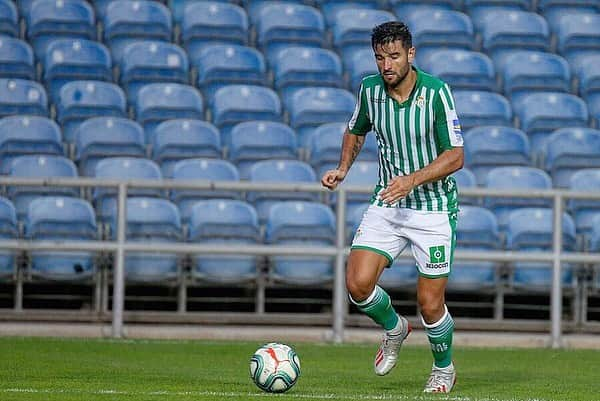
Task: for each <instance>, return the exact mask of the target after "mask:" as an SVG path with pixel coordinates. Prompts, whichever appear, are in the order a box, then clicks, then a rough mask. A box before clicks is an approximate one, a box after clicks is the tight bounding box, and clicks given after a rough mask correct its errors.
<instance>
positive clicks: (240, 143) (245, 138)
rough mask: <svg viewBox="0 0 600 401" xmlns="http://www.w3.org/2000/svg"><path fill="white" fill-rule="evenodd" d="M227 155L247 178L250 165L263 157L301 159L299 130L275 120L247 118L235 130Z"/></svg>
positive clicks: (231, 136) (241, 175)
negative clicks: (299, 156) (298, 142)
mask: <svg viewBox="0 0 600 401" xmlns="http://www.w3.org/2000/svg"><path fill="white" fill-rule="evenodd" d="M226 146H227V149H228V151H227V155H228V158H229V160H230V161H231V162H232V163H234V164H235V165H236V166H237V168H238V170H239V172H240V177H241V179H247V178H248V175H249V169H250V166H251V165H252V164H253V163H254V162H256V161H259V160H266V159H297V158H298V144H297V140H296V133H295V132H294V130H292V129H291V128H290V127H289V126H287V125H285V124H283V123H279V122H273V121H246V122H243V123H239V124H237V125H236V126H234V127H233V129H232V130H231V135H230V137H229V143H227V144H226Z"/></svg>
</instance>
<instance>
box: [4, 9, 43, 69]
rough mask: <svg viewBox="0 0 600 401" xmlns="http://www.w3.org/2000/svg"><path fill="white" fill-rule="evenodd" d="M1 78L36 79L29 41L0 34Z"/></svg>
mask: <svg viewBox="0 0 600 401" xmlns="http://www.w3.org/2000/svg"><path fill="white" fill-rule="evenodd" d="M0 1H1V0H0ZM0 7H1V6H0ZM0 26H1V23H0ZM0 78H21V79H35V63H34V60H33V50H32V49H31V46H29V44H28V43H27V42H24V41H22V40H21V39H15V38H9V37H6V36H0Z"/></svg>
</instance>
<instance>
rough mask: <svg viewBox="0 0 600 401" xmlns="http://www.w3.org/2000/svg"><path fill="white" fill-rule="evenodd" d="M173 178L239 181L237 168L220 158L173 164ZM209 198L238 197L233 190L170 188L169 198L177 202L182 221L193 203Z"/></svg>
mask: <svg viewBox="0 0 600 401" xmlns="http://www.w3.org/2000/svg"><path fill="white" fill-rule="evenodd" d="M173 179H175V180H206V181H239V180H240V174H239V172H238V170H237V168H236V167H235V166H234V165H233V164H232V163H231V162H228V161H227V160H220V159H201V158H198V159H186V160H181V161H179V162H177V163H175V165H174V166H173ZM209 198H219V199H239V198H240V194H239V193H238V192H235V191H223V190H214V189H206V190H181V189H177V190H172V191H171V200H172V201H173V202H175V203H176V204H177V206H178V207H179V210H180V212H181V217H182V219H183V221H184V222H187V221H189V219H190V215H191V209H192V206H193V205H194V203H196V202H198V201H201V200H206V199H209Z"/></svg>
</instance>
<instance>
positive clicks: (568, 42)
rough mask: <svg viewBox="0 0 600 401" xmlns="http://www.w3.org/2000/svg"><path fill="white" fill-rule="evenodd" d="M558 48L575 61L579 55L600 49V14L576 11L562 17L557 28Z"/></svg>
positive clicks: (561, 52) (570, 59)
mask: <svg viewBox="0 0 600 401" xmlns="http://www.w3.org/2000/svg"><path fill="white" fill-rule="evenodd" d="M556 41H557V44H556V48H557V50H558V52H559V53H560V54H562V55H563V56H565V57H566V58H568V59H569V61H574V60H575V59H577V58H578V57H580V56H582V55H586V54H590V52H598V51H599V50H600V15H599V14H598V13H594V14H592V13H589V14H588V13H584V14H579V13H574V14H568V15H564V16H562V17H561V18H560V20H559V22H558V26H557V29H556Z"/></svg>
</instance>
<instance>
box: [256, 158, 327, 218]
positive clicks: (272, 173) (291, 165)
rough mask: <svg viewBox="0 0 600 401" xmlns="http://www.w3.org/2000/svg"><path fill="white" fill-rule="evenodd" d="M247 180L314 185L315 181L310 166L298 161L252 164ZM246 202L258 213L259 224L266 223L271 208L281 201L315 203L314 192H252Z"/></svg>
mask: <svg viewBox="0 0 600 401" xmlns="http://www.w3.org/2000/svg"><path fill="white" fill-rule="evenodd" d="M249 179H250V181H251V182H255V183H258V182H265V183H268V182H285V183H288V184H289V183H298V184H302V183H314V182H316V180H317V176H316V175H315V172H314V170H313V169H312V167H310V165H308V164H307V163H305V162H301V161H299V160H262V161H258V162H256V163H254V164H253V165H252V167H251V168H250V175H249ZM246 199H247V200H248V202H250V203H252V204H253V205H254V207H255V208H256V211H257V212H258V217H259V219H260V221H261V222H264V221H266V219H267V217H268V216H269V210H270V209H271V206H272V205H273V204H274V203H276V202H279V201H283V200H305V201H316V200H317V199H318V194H317V193H316V192H299V191H296V192H288V191H278V192H266V191H254V192H248V193H247V195H246Z"/></svg>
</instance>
